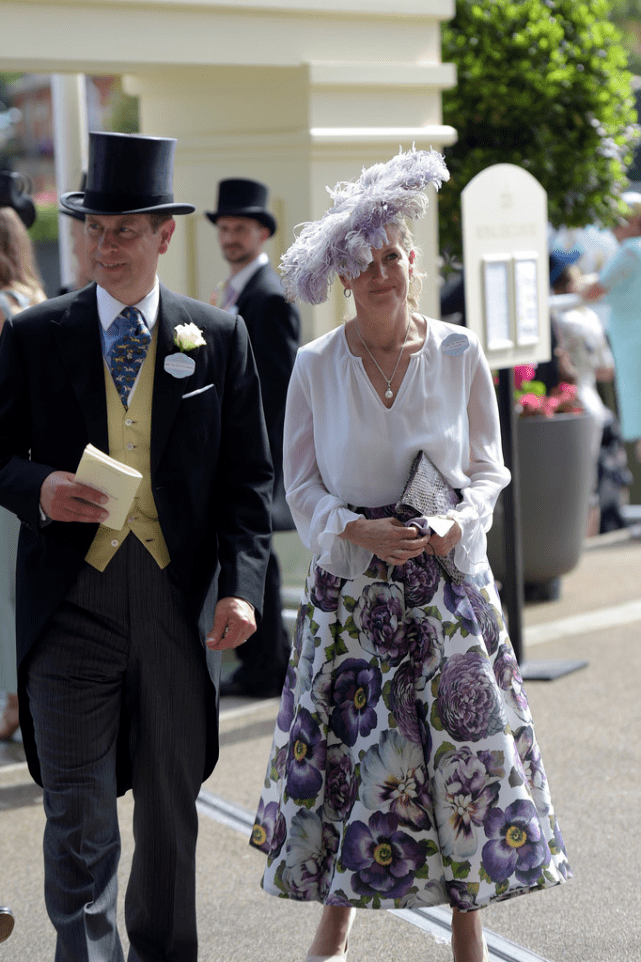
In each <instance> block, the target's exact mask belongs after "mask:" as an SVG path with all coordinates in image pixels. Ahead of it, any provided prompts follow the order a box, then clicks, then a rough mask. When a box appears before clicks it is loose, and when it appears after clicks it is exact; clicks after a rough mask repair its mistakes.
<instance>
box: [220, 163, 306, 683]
mask: <svg viewBox="0 0 641 962" xmlns="http://www.w3.org/2000/svg"><path fill="white" fill-rule="evenodd" d="M267 197H268V192H267V187H266V186H265V185H264V184H261V183H259V182H258V181H256V180H246V179H242V178H234V179H229V180H221V181H220V183H219V185H218V206H217V209H216V210H215V211H211V212H206V216H207V217H208V218H209V220H210V221H212V223H214V224H215V225H216V227H217V230H218V241H219V243H220V247H221V251H222V254H223V257H224V258H225V260H226V261H227V263H228V264H229V276H228V278H227V280H226V281H225V283H224V285H222V286H221V290H220V291H219V292H218V295H217V297H216V300H217V304H218V306H219V307H222V308H223V310H226V311H229V312H230V313H232V314H237V315H239V316H241V317H242V318H243V320H244V321H245V324H246V325H247V330H248V331H249V338H250V341H251V344H252V348H253V350H254V356H255V358H256V365H257V367H258V375H259V377H260V387H261V393H262V398H263V408H264V411H265V421H266V423H267V434H268V435H269V446H270V450H271V455H272V461H273V464H274V474H275V480H274V498H273V510H272V528H273V530H274V531H287V530H292V529H293V528H294V524H293V521H292V517H291V514H290V513H289V509H288V507H287V502H286V501H285V491H284V488H283V479H282V465H283V426H284V421H285V401H286V398H287V386H288V384H289V378H290V375H291V372H292V368H293V366H294V360H295V359H296V350H297V348H298V340H299V335H300V316H299V313H298V310H297V308H296V307H295V306H294V305H293V304H290V303H289V302H288V301H286V300H285V297H284V295H283V290H282V287H281V283H280V278H279V276H278V274H277V273H276V271H275V270H274V269H273V268H272V267H271V265H270V263H269V258H268V256H267V254H266V253H265V251H264V250H263V248H264V245H265V242H266V241H267V240H268V238H270V237H271V236H272V235H273V234H274V233H275V231H276V229H277V225H276V220H275V219H274V217H273V216H272V214H271V213H270V212H269V211H268V210H267ZM281 610H282V604H281V594H280V571H279V567H278V559H277V557H276V554H275V553H274V550H273V548H272V550H271V553H270V556H269V564H268V566H267V578H266V581H265V602H264V606H263V619H262V621H261V623H260V625H259V626H258V630H257V631H256V633H255V634H254V635H252V637H251V639H250V640H249V642H247V644H245V645H243V646H242V648H239V649H238V651H237V655H238V658H239V660H240V665H239V667H238V668H237V669H236V671H235V673H234V674H233V675H232V677H231V679H228V680H225V681H223V682H222V683H221V686H220V693H221V695H249V696H251V697H254V698H270V697H272V696H274V695H280V693H281V689H282V687H283V681H284V679H285V671H286V670H287V662H288V659H289V652H290V645H289V639H288V636H287V632H286V630H285V626H284V624H283V618H282V614H281Z"/></svg>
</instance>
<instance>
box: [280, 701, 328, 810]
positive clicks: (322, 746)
mask: <svg viewBox="0 0 641 962" xmlns="http://www.w3.org/2000/svg"><path fill="white" fill-rule="evenodd" d="M325 754H326V743H325V741H324V740H323V737H322V734H321V730H320V726H319V725H318V723H317V722H315V721H314V719H313V718H312V716H311V715H310V713H309V712H308V711H307V709H306V708H301V710H300V711H299V713H298V715H297V716H296V718H295V719H294V723H293V725H292V729H291V736H290V740H289V755H288V758H287V794H288V795H290V796H291V797H292V798H314V797H315V796H316V794H317V793H318V790H319V788H320V787H321V785H322V783H323V776H322V770H323V769H324V767H325Z"/></svg>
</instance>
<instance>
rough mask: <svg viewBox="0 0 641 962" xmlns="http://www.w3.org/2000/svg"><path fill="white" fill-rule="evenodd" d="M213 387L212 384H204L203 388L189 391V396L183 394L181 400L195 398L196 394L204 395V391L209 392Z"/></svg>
mask: <svg viewBox="0 0 641 962" xmlns="http://www.w3.org/2000/svg"><path fill="white" fill-rule="evenodd" d="M213 386H214V385H213V384H206V385H205V387H199V388H198V390H197V391H190V392H189V394H183V396H182V398H181V400H182V401H186V400H187V398H188V397H196V395H197V394H204V393H205V391H209V390H210V389H211V388H212V387H213Z"/></svg>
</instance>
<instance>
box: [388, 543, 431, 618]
mask: <svg viewBox="0 0 641 962" xmlns="http://www.w3.org/2000/svg"><path fill="white" fill-rule="evenodd" d="M442 570H443V569H442V568H441V566H440V565H439V564H438V562H436V561H434V558H432V557H430V556H429V555H427V554H425V552H423V554H422V555H419V556H418V558H410V560H409V561H408V562H407V563H406V564H404V565H401V566H400V567H396V568H394V572H393V577H394V578H395V579H396V580H397V581H400V582H401V584H402V585H403V588H404V591H405V604H406V605H407V607H408V608H418V607H424V606H425V605H429V604H430V603H431V601H432V598H433V597H434V595H435V593H436V589H437V588H438V584H439V581H440V579H441V575H440V572H441V571H442Z"/></svg>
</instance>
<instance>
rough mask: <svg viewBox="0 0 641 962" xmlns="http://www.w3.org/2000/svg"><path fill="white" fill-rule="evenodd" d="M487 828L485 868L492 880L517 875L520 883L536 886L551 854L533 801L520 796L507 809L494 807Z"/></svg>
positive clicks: (486, 821) (501, 879)
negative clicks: (487, 839)
mask: <svg viewBox="0 0 641 962" xmlns="http://www.w3.org/2000/svg"><path fill="white" fill-rule="evenodd" d="M484 828H485V833H486V835H487V836H488V838H489V841H488V842H486V843H485V845H484V846H483V868H484V869H485V871H486V872H487V874H488V875H489V877H490V878H491V879H492V881H493V882H505V881H507V879H508V878H509V877H510V876H511V875H514V876H515V877H516V880H517V882H520V884H521V885H528V886H533V885H536V884H537V882H538V881H539V879H541V876H542V873H543V869H544V868H545V867H546V866H547V865H549V863H550V859H551V857H552V856H551V854H550V847H549V845H548V843H547V841H546V840H545V838H544V837H543V833H542V832H541V824H540V821H539V816H538V814H537V811H536V808H535V807H534V804H533V803H532V802H529V801H525V800H524V799H517V801H515V802H512V804H511V805H508V807H507V808H506V809H505V811H502V810H501V809H500V808H493V809H492V810H491V811H490V812H488V814H487V816H486V818H485V825H484Z"/></svg>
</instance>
